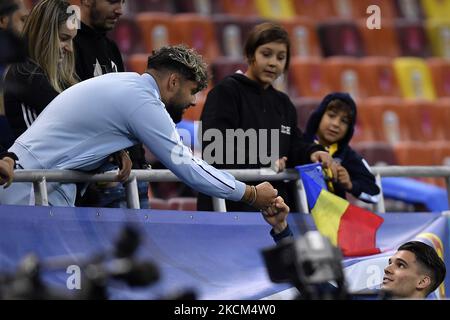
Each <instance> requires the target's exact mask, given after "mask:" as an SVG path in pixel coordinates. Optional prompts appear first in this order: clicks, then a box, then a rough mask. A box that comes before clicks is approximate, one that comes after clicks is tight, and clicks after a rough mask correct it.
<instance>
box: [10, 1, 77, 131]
mask: <svg viewBox="0 0 450 320" xmlns="http://www.w3.org/2000/svg"><path fill="white" fill-rule="evenodd" d="M69 6H70V3H69V2H68V1H65V0H42V1H40V2H39V3H37V4H36V5H35V6H34V8H33V9H32V10H31V12H30V15H29V16H28V19H27V21H26V22H25V26H24V29H23V32H22V36H23V38H24V40H25V42H26V45H27V48H28V59H27V61H26V62H24V63H21V64H16V65H13V66H11V67H10V68H9V70H8V71H7V73H6V77H5V84H6V88H5V113H6V117H7V118H8V121H9V123H10V125H11V128H12V129H13V132H14V134H15V138H17V137H19V136H20V135H21V134H22V133H23V132H24V131H25V130H26V129H27V128H28V127H30V126H31V124H32V123H33V121H34V120H35V119H36V118H37V116H38V115H39V114H40V113H41V112H42V111H43V110H44V108H45V107H46V106H47V105H48V104H49V103H50V102H51V101H52V100H53V99H54V98H55V97H56V96H57V95H58V94H60V93H61V92H62V91H64V90H65V89H67V88H68V87H70V86H72V85H74V84H75V83H77V82H78V81H77V77H76V73H75V60H74V54H73V45H72V40H73V38H74V37H75V36H76V34H77V29H75V28H73V29H69V28H68V25H70V24H68V23H67V21H68V19H69V18H70V10H68V7H69Z"/></svg>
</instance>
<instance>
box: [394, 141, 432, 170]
mask: <svg viewBox="0 0 450 320" xmlns="http://www.w3.org/2000/svg"><path fill="white" fill-rule="evenodd" d="M393 147H394V151H395V156H396V158H397V160H398V164H399V165H401V166H431V165H434V164H435V160H434V156H433V150H432V148H431V147H430V145H429V144H428V143H424V142H412V141H408V142H400V143H397V144H395V145H394V146H393Z"/></svg>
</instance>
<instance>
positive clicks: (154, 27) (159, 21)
mask: <svg viewBox="0 0 450 320" xmlns="http://www.w3.org/2000/svg"><path fill="white" fill-rule="evenodd" d="M172 17H173V16H172V15H171V14H168V13H154V12H144V13H139V14H137V15H136V22H137V25H138V26H139V28H140V30H141V34H142V38H143V42H144V45H145V51H146V52H147V53H151V52H152V51H153V50H155V49H159V48H161V47H162V46H166V45H170V44H175V43H177V41H178V39H177V38H176V35H175V30H174V27H173V24H172Z"/></svg>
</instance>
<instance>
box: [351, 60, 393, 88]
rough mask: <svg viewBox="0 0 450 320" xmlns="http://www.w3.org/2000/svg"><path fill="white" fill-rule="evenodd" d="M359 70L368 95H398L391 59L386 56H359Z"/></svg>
mask: <svg viewBox="0 0 450 320" xmlns="http://www.w3.org/2000/svg"><path fill="white" fill-rule="evenodd" d="M359 72H360V76H361V79H362V81H363V83H364V84H365V89H366V92H367V96H368V97H378V96H381V97H400V89H399V87H398V83H397V77H396V75H395V71H394V68H393V65H392V59H390V58H387V57H366V58H361V59H360V60H359Z"/></svg>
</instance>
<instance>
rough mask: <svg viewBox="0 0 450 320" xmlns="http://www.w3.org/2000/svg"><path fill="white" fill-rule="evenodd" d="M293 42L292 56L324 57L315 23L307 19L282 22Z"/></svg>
mask: <svg viewBox="0 0 450 320" xmlns="http://www.w3.org/2000/svg"><path fill="white" fill-rule="evenodd" d="M280 23H281V25H282V26H283V27H284V28H285V29H286V30H287V31H288V33H289V35H290V40H291V55H292V56H298V57H308V56H318V57H320V56H321V55H322V52H321V48H320V45H319V39H318V37H317V33H316V27H315V22H314V21H313V20H312V19H309V18H307V17H301V18H295V19H289V20H281V21H280Z"/></svg>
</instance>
